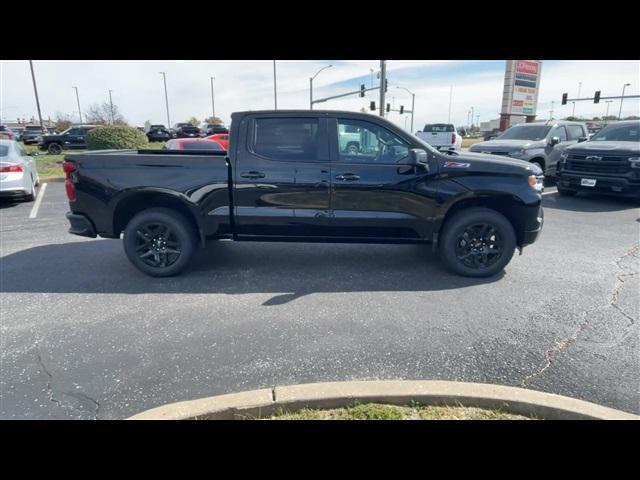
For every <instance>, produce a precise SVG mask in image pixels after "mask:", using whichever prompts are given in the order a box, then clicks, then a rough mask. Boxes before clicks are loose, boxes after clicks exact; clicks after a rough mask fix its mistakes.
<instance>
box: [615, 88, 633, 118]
mask: <svg viewBox="0 0 640 480" xmlns="http://www.w3.org/2000/svg"><path fill="white" fill-rule="evenodd" d="M630 85H631V84H630V83H625V84H624V85H623V87H622V97H621V98H620V111H619V112H618V120H622V102H623V101H624V90H625V88H627V87H628V86H630Z"/></svg>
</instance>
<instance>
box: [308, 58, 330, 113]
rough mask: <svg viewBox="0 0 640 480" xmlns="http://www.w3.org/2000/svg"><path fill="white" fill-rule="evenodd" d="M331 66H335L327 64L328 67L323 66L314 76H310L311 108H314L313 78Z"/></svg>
mask: <svg viewBox="0 0 640 480" xmlns="http://www.w3.org/2000/svg"><path fill="white" fill-rule="evenodd" d="M331 67H333V65H327V66H326V67H322V68H321V69H320V70H318V71H317V72H316V74H315V75H314V76H313V77H309V110H313V79H314V78H316V77H317V76H318V74H319V73H320V72H321V71H323V70H326V69H327V68H331Z"/></svg>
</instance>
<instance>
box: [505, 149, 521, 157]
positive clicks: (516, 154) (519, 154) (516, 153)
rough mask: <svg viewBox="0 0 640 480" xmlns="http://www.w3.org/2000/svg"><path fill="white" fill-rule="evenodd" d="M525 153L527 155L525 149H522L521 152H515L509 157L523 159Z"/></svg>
mask: <svg viewBox="0 0 640 480" xmlns="http://www.w3.org/2000/svg"><path fill="white" fill-rule="evenodd" d="M524 153H525V150H524V148H521V149H520V150H514V151H513V152H511V153H510V154H509V155H510V156H512V157H521V156H522V155H524Z"/></svg>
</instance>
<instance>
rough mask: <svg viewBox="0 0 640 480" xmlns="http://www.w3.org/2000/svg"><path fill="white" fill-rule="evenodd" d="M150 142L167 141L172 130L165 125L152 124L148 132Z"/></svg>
mask: <svg viewBox="0 0 640 480" xmlns="http://www.w3.org/2000/svg"><path fill="white" fill-rule="evenodd" d="M147 138H148V139H149V141H150V142H165V141H167V140H170V139H171V132H169V129H168V128H167V127H165V126H164V125H151V126H150V127H149V131H148V132H147Z"/></svg>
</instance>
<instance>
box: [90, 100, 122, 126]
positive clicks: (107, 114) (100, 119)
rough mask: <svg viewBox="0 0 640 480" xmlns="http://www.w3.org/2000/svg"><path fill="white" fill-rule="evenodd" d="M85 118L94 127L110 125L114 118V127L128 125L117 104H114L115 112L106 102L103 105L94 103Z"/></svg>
mask: <svg viewBox="0 0 640 480" xmlns="http://www.w3.org/2000/svg"><path fill="white" fill-rule="evenodd" d="M84 116H85V119H86V121H87V123H90V124H93V125H110V124H111V119H112V118H113V124H114V125H128V123H127V121H126V120H125V119H124V117H123V116H122V115H121V114H120V110H119V109H118V106H117V105H116V104H115V103H114V104H113V111H112V110H111V104H110V103H109V102H104V103H102V105H99V104H97V103H94V104H93V105H91V106H90V107H89V110H87V111H86V112H84Z"/></svg>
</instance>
